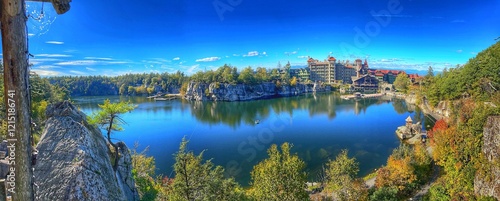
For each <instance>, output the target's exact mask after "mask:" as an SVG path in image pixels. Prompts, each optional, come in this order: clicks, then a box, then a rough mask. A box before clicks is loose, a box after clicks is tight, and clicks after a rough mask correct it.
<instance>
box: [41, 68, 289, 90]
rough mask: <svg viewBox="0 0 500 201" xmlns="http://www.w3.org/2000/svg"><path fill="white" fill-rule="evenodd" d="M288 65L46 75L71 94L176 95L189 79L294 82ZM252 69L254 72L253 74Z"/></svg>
mask: <svg viewBox="0 0 500 201" xmlns="http://www.w3.org/2000/svg"><path fill="white" fill-rule="evenodd" d="M290 67H291V66H290V64H286V65H285V66H284V67H283V68H282V69H279V68H276V69H272V70H269V71H268V70H267V69H266V68H262V67H258V68H256V69H255V70H254V69H253V68H252V67H246V68H243V69H242V70H241V71H240V70H238V68H237V67H233V66H229V65H227V64H225V65H223V66H221V67H219V68H217V69H216V70H208V71H204V72H203V71H198V72H197V73H195V74H193V75H191V76H187V75H185V74H184V73H183V72H180V71H177V72H175V73H142V74H125V75H120V76H115V77H108V76H101V75H98V76H57V77H47V78H43V79H47V80H48V82H49V83H50V84H52V85H56V86H58V87H60V88H64V89H66V92H67V93H68V94H69V95H70V96H73V97H74V96H103V95H132V96H146V95H154V94H157V93H158V92H162V93H169V94H177V93H182V92H183V91H182V90H184V91H185V90H186V87H187V83H188V82H189V81H195V82H203V83H213V82H217V83H230V84H257V83H262V82H270V81H272V82H274V83H276V84H277V85H281V84H290V85H292V86H293V85H295V84H297V82H298V80H297V78H296V77H290V73H289V70H290ZM254 72H255V73H254Z"/></svg>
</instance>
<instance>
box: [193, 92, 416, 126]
mask: <svg viewBox="0 0 500 201" xmlns="http://www.w3.org/2000/svg"><path fill="white" fill-rule="evenodd" d="M402 102H403V103H404V101H402ZM382 103H385V101H383V100H381V99H361V100H343V99H341V98H340V96H339V95H337V94H323V95H316V94H306V95H304V96H298V97H285V98H277V99H267V100H256V101H244V102H199V101H183V104H189V105H190V107H191V112H192V115H193V116H194V117H196V119H197V120H199V121H201V122H204V123H207V124H211V125H212V124H219V123H224V124H226V125H229V126H231V127H233V128H237V127H238V126H240V125H241V124H242V123H243V124H246V125H253V124H255V121H256V120H261V121H262V120H265V119H267V118H268V117H269V115H270V114H271V112H274V113H277V114H288V115H290V116H293V114H294V111H297V110H307V111H308V112H309V116H310V117H313V116H315V115H326V116H328V118H329V119H330V120H333V119H335V117H336V116H337V112H339V111H353V112H354V113H355V114H360V113H364V112H366V109H367V108H368V107H369V106H371V105H377V104H382ZM399 104H401V103H399ZM394 107H400V106H399V105H397V104H396V105H394ZM404 109H405V108H402V110H404ZM404 112H406V111H404ZM404 112H403V113H404Z"/></svg>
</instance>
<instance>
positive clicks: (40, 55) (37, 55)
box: [35, 54, 71, 57]
mask: <svg viewBox="0 0 500 201" xmlns="http://www.w3.org/2000/svg"><path fill="white" fill-rule="evenodd" d="M35 57H71V55H68V54H35Z"/></svg>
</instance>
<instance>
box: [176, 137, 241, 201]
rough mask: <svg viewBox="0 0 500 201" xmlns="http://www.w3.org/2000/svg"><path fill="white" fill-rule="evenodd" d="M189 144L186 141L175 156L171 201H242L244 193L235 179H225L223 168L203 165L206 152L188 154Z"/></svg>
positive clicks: (210, 164)
mask: <svg viewBox="0 0 500 201" xmlns="http://www.w3.org/2000/svg"><path fill="white" fill-rule="evenodd" d="M187 144H188V141H187V140H186V139H185V138H183V139H182V142H181V144H180V147H179V151H178V152H177V153H176V154H175V164H174V171H175V179H174V181H173V183H172V185H171V191H170V193H171V194H170V195H169V197H170V200H241V198H242V194H241V192H242V191H241V190H240V189H239V186H238V184H237V183H236V182H235V181H234V180H233V179H232V178H230V179H225V178H224V168H222V167H221V166H216V167H214V165H213V164H212V162H211V161H210V160H208V161H205V162H204V161H203V152H202V153H200V154H199V155H197V156H196V155H194V153H193V152H192V151H187Z"/></svg>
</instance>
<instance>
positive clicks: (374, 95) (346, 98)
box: [340, 92, 385, 100]
mask: <svg viewBox="0 0 500 201" xmlns="http://www.w3.org/2000/svg"><path fill="white" fill-rule="evenodd" d="M384 95H385V94H383V93H377V94H362V93H359V92H358V93H355V94H351V95H342V96H340V98H342V99H344V100H350V99H362V98H379V97H382V96H384Z"/></svg>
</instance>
